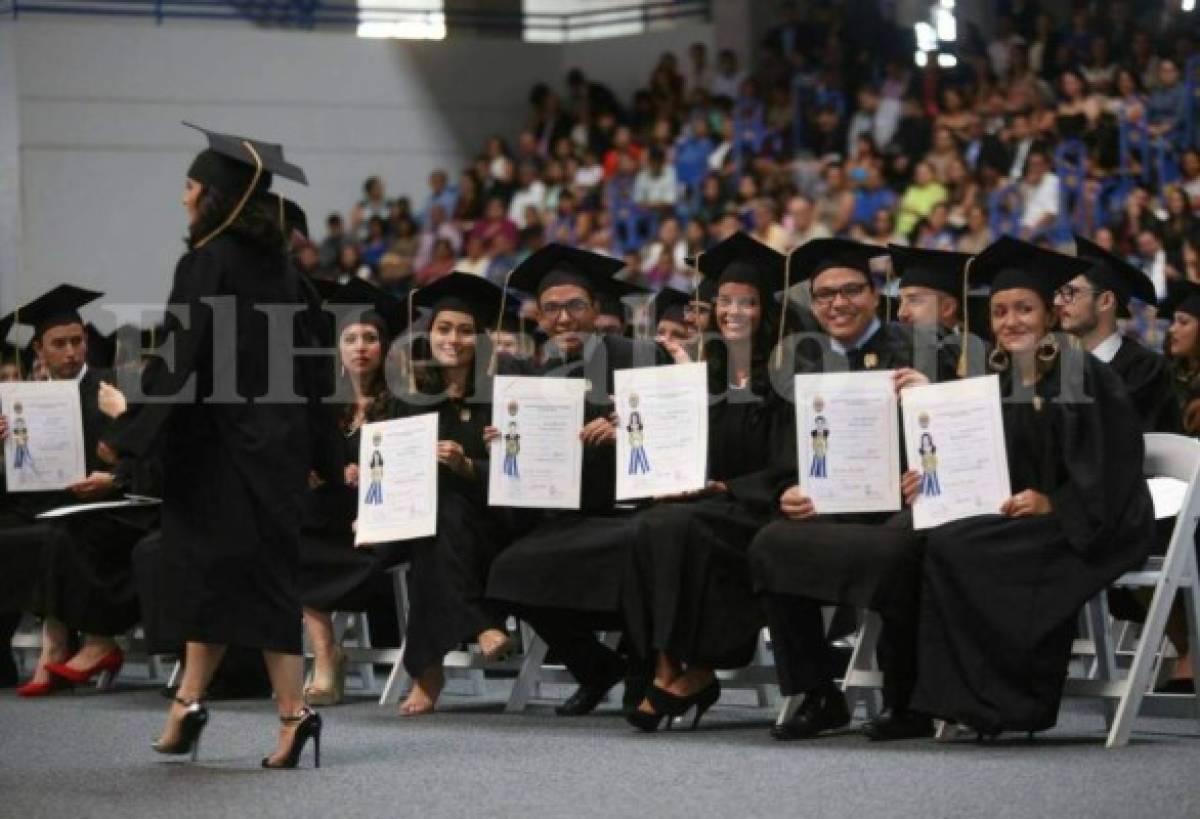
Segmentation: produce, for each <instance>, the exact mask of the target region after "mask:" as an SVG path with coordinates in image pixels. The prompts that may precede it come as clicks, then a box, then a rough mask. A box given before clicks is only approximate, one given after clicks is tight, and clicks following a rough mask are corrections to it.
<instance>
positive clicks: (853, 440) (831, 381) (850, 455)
mask: <svg viewBox="0 0 1200 819" xmlns="http://www.w3.org/2000/svg"><path fill="white" fill-rule="evenodd" d="M892 374H893V373H892V371H891V370H882V371H871V372H853V373H812V374H804V375H797V376H796V385H795V386H796V388H795V392H794V395H795V397H796V444H797V449H798V457H799V461H798V463H799V466H800V488H801V490H802V491H803V492H804V494H805V495H807V496H808V497H810V498H812V501H813V505H814V506H815V507H816V510H817V513H818V514H822V515H838V514H847V513H862V512H895V511H898V510H899V509H900V432H899V419H898V417H897V413H896V392H895V387H894V386H893V383H892Z"/></svg>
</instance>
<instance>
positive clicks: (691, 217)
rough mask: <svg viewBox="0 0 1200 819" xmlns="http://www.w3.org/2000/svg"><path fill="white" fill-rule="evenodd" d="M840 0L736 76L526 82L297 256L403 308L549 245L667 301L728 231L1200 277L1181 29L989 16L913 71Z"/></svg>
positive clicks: (795, 25) (1189, 74)
mask: <svg viewBox="0 0 1200 819" xmlns="http://www.w3.org/2000/svg"><path fill="white" fill-rule="evenodd" d="M850 5H851V4H841V3H835V4H820V5H819V7H817V6H813V7H812V9H811V10H808V11H801V10H799V9H798V7H797V5H796V4H794V3H784V4H782V6H781V10H780V20H779V22H778V24H777V25H775V26H774V27H773V28H772V29H771V30H770V32H769V33H768V34H767V36H766V37H765V38H764V39H763V40H762V42H761V43H760V44H759V45H758V47H757V51H756V52H755V54H754V55H753V59H751V60H750V61H749V63H750V64H749V65H746V61H745V60H744V59H742V58H740V57H739V56H738V55H737V54H735V53H734V52H732V51H728V50H722V51H720V52H719V53H717V54H716V55H715V58H714V56H713V54H712V51H711V49H710V48H708V47H707V46H706V45H705V44H703V43H695V44H693V45H692V46H691V48H689V49H688V52H687V54H686V55H683V56H682V57H681V56H680V55H677V54H674V53H671V52H666V53H664V54H662V55H661V57H660V58H659V60H658V62H657V64H656V65H655V66H654V67H653V69H652V71H651V72H650V76H649V78H648V80H647V83H646V86H645V87H644V88H642V89H641V90H639V91H637V92H636V93H635V94H634V95H633V98H632V99H631V100H623V99H620V98H619V96H618V95H617V94H615V93H614V92H613V91H612V89H610V88H609V87H608V86H606V85H605V84H604V82H603V77H593V76H588V75H587V74H585V73H584V72H583V71H581V70H579V69H574V70H572V71H570V72H569V73H568V75H567V77H566V81H565V86H563V87H562V88H556V87H553V86H552V85H550V84H547V83H539V84H538V85H536V86H535V87H534V88H533V89H532V90H531V92H530V95H529V111H528V114H527V116H526V120H525V123H524V127H523V128H522V129H521V130H520V131H519V132H518V133H517V135H516V138H515V140H510V139H508V138H506V136H504V135H500V134H497V135H494V136H492V137H491V138H489V139H488V140H487V142H486V143H485V144H484V145H483V146H481V150H480V152H479V154H478V155H477V156H475V157H474V159H473V160H472V161H471V162H469V163H468V164H466V165H465V167H462V168H461V169H456V170H453V169H444V168H437V169H433V170H431V172H430V174H429V182H428V190H426V191H424V192H422V193H416V192H406V193H405V195H400V196H395V197H392V196H391V195H390V193H391V192H390V191H389V190H388V189H387V187H386V181H385V178H384V176H377V177H372V178H370V179H368V180H367V181H366V182H365V183H364V185H363V189H362V195H361V198H360V199H359V201H358V202H357V203H356V204H355V205H354V206H353V208H351V209H350V210H349V212H348V213H347V214H344V215H343V214H331V215H329V217H328V220H327V222H326V226H325V234H324V237H323V239H321V240H320V243H319V244H314V246H312V247H311V248H308V249H307V250H306V251H305V252H304V254H303V264H304V265H305V267H306V268H307V269H308V272H310V273H312V274H314V275H316V276H318V277H329V278H335V277H336V278H343V279H344V278H345V277H347V276H352V275H356V276H361V277H366V278H369V279H371V280H372V281H374V282H376V283H378V284H380V285H381V286H383V287H384V288H385V289H388V290H389V291H392V292H393V293H395V294H397V295H403V294H404V293H405V292H407V291H408V290H409V289H410V288H411V287H413V286H416V287H420V286H423V285H427V284H429V283H430V282H432V281H434V280H436V279H437V278H439V277H440V276H443V275H445V274H446V273H448V272H450V271H451V270H461V271H464V272H471V273H476V274H478V275H481V276H485V277H487V278H489V279H491V280H492V281H494V282H497V283H502V282H503V279H504V277H505V275H506V274H507V273H508V272H509V271H510V270H511V269H512V268H513V267H514V266H515V265H516V264H517V263H518V262H519V261H520V260H521V259H522V258H524V257H525V256H527V255H528V254H529V253H530V252H532V251H533V250H535V249H536V248H538V247H540V246H542V245H543V244H545V243H548V242H562V243H567V244H572V245H576V246H579V247H585V248H588V249H590V250H594V251H599V252H603V253H606V254H610V255H613V256H616V257H619V258H622V259H623V261H624V262H625V263H626V267H627V269H626V271H625V272H624V273H623V274H622V277H623V278H625V279H627V280H628V281H631V282H634V283H637V284H640V285H642V286H645V287H649V288H651V289H658V288H660V287H662V286H664V285H673V286H675V287H681V288H682V287H687V286H689V285H690V284H692V283H693V277H694V275H695V273H694V271H693V270H692V269H690V268H689V267H688V265H687V264H686V262H685V259H687V258H688V257H690V256H693V255H694V254H695V252H696V251H698V250H701V249H703V248H704V247H706V246H709V245H711V244H712V243H714V242H716V241H719V240H721V239H723V238H725V237H727V236H729V235H730V234H732V233H733V232H734V231H735V230H737V229H739V228H740V229H745V230H747V231H749V232H751V234H752V235H753V236H755V237H756V238H757V239H759V240H760V241H763V242H764V243H766V244H768V245H770V246H772V247H773V248H775V249H777V250H780V251H786V250H788V249H790V248H791V247H793V246H795V245H797V244H800V243H803V242H804V241H807V240H809V239H812V238H815V237H820V236H830V235H833V236H846V237H851V238H855V239H858V240H861V241H866V242H872V243H878V244H886V243H889V242H891V243H897V244H909V245H913V246H917V247H923V248H940V249H957V250H962V251H966V252H971V253H975V252H978V251H979V250H981V249H982V248H983V247H984V246H986V245H987V244H988V242H989V241H991V240H992V239H993V238H994V237H995V236H997V235H1000V234H1006V233H1007V234H1014V235H1019V236H1021V237H1023V238H1026V239H1030V240H1032V241H1035V242H1038V243H1043V244H1047V245H1052V246H1063V245H1069V243H1070V237H1071V233H1072V232H1076V233H1081V234H1085V235H1089V236H1094V237H1095V238H1096V239H1097V241H1098V242H1099V243H1100V244H1101V245H1102V246H1104V247H1107V248H1110V249H1116V250H1117V251H1118V252H1119V253H1121V254H1122V255H1125V256H1127V257H1129V258H1130V259H1131V260H1132V261H1134V263H1135V264H1137V265H1138V266H1139V267H1141V268H1143V269H1145V270H1147V271H1148V272H1149V273H1150V274H1151V276H1152V278H1153V279H1154V280H1155V283H1156V287H1157V288H1158V290H1159V295H1160V296H1162V295H1163V294H1164V293H1165V289H1166V282H1167V280H1168V279H1171V278H1175V277H1181V278H1182V277H1186V278H1191V279H1194V280H1200V267H1198V264H1197V253H1198V249H1200V238H1198V234H1197V228H1196V212H1197V210H1198V209H1200V152H1198V151H1197V149H1198V147H1200V132H1198V131H1197V127H1196V114H1197V112H1196V108H1197V82H1198V79H1197V78H1198V76H1200V50H1198V49H1197V41H1196V36H1195V26H1194V25H1189V24H1192V23H1193V22H1194V21H1193V18H1192V17H1191V16H1188V15H1185V14H1182V13H1181V12H1179V11H1178V8H1177V6H1176V5H1175V4H1161V3H1132V2H1121V1H1118V2H1112V3H1099V4H1090V3H1081V2H1076V3H1073V4H1072V8H1071V9H1070V10H1069V13H1064V11H1063V10H1062V9H1060V8H1058V7H1057V6H1058V4H1050V3H1039V2H1036V0H1035V1H1034V2H1025V3H1002V4H1000V5H1001V6H1002V7H1003V8H1002V9H1001V14H1000V16H999V18H998V23H997V25H996V27H995V29H994V31H995V34H994V37H993V38H992V39H990V40H989V39H987V38H985V37H984V36H982V35H981V34H980V33H979V31H978V29H976V28H974V27H973V26H964V29H963V31H962V32H961V35H960V37H959V38H958V42H957V55H956V59H957V62H956V65H955V66H953V67H949V68H948V67H944V66H941V65H939V63H938V61H937V60H934V59H930V60H929V61H928V64H927V65H926V66H925V67H924V68H919V67H917V66H915V65H914V59H913V54H914V47H913V45H912V42H913V37H912V33H911V29H907V28H901V27H898V26H897V25H895V24H893V23H892V22H890V21H888V20H885V19H883V18H882V17H881V18H879V19H875V20H863V19H858V18H856V19H855V20H854V21H853V24H851V21H849V20H848V19H847V16H846V15H847V8H848V7H850ZM854 8H855V9H856V12H855V13H856V14H859V15H860V16H861V13H862V10H861V9H859V8H858V7H857V6H854ZM514 124H516V123H514Z"/></svg>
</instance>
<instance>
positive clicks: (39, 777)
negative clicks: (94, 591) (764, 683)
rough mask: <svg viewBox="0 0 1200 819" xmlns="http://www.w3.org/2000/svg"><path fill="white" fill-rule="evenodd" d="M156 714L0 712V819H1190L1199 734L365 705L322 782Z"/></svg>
mask: <svg viewBox="0 0 1200 819" xmlns="http://www.w3.org/2000/svg"><path fill="white" fill-rule="evenodd" d="M165 705H166V703H165V701H164V700H163V699H162V698H161V697H160V696H159V695H158V694H157V693H156V692H155V691H151V690H147V689H144V688H143V689H124V690H119V691H117V692H113V693H99V692H95V691H85V692H81V693H78V694H74V695H59V696H56V697H53V698H49V699H43V700H32V701H25V700H18V699H17V698H16V697H14V696H13V694H12V692H11V691H5V692H2V693H0V816H5V817H21V819H35V818H36V817H43V816H45V817H63V816H79V817H92V816H122V817H141V816H147V817H150V816H153V817H169V818H174V817H192V816H196V817H200V816H203V817H212V816H230V817H233V816H237V817H248V816H249V817H256V819H257V818H259V817H277V816H278V817H313V816H328V817H338V818H339V819H341V818H342V817H348V818H350V819H359V817H375V816H380V817H383V816H387V817H398V816H423V817H437V816H466V817H470V816H531V815H539V816H570V817H575V816H587V817H590V816H596V817H602V816H603V817H614V816H641V817H657V816H842V817H855V816H857V817H872V816H922V817H935V816H956V817H958V816H988V817H1004V816H1089V817H1109V816H1111V817H1137V816H1153V817H1156V819H1166V818H1167V817H1177V816H1178V817H1190V819H1195V817H1197V816H1200V727H1198V726H1197V724H1196V723H1195V722H1191V723H1188V722H1175V721H1167V720H1155V719H1147V720H1143V721H1142V722H1141V723H1140V724H1139V729H1140V730H1139V731H1138V732H1137V733H1136V734H1135V737H1134V742H1133V743H1132V744H1131V745H1130V747H1128V748H1126V749H1124V750H1119V751H1106V750H1105V749H1104V747H1103V740H1102V722H1101V720H1100V719H1099V716H1098V714H1097V713H1096V712H1095V711H1094V710H1093V709H1092V707H1091V706H1088V705H1086V704H1083V703H1076V704H1073V705H1069V706H1068V707H1067V709H1066V710H1065V712H1064V713H1063V715H1062V717H1061V719H1060V725H1059V727H1058V728H1057V729H1056V730H1055V731H1053V732H1050V733H1048V734H1046V735H1044V736H1043V737H1042V738H1041V739H1039V740H1038V741H1037V742H1036V743H1035V744H1034V745H1032V746H1030V745H1027V744H1026V743H1025V741H1024V739H1023V738H1020V739H1018V738H1015V737H1014V738H1013V739H1011V740H1006V741H1001V742H1000V743H998V744H996V745H991V746H980V745H976V744H975V743H974V742H973V741H970V740H960V741H958V742H955V743H952V744H935V743H932V742H927V741H921V742H906V743H897V744H891V745H887V746H878V745H872V744H868V743H867V742H866V740H864V739H863V738H862V737H860V736H857V735H854V734H853V733H847V734H845V735H840V736H835V737H830V738H826V739H822V740H818V741H813V742H809V743H804V744H796V743H792V744H786V745H785V744H780V743H775V742H773V741H771V740H770V739H769V738H768V737H767V735H766V729H767V725H768V720H769V715H768V714H767V713H766V712H764V711H759V710H755V709H750V708H744V707H722V708H720V709H717V711H715V712H714V715H713V718H712V719H707V718H706V720H705V724H704V726H702V729H701V730H700V731H698V732H696V733H680V732H676V733H674V734H666V735H664V734H659V735H654V736H647V735H639V734H636V733H634V732H633V731H632V730H631V729H629V728H628V727H627V726H626V725H625V723H624V722H623V721H622V720H621V718H620V716H619V715H618V714H617V713H615V712H614V711H612V710H611V709H609V710H608V711H607V712H605V713H602V714H599V715H597V716H593V717H589V718H586V719H579V720H564V719H559V718H556V717H555V716H554V715H553V714H552V713H551V712H550V710H549V708H547V707H535V708H534V709H533V710H532V711H531V712H529V713H527V714H524V715H520V716H507V715H505V714H503V713H500V709H499V706H498V705H497V706H491V705H486V704H485V705H480V704H478V703H475V704H468V703H467V702H465V701H463V700H458V701H457V702H449V703H447V710H446V711H444V712H442V713H439V714H436V715H434V716H431V717H424V718H418V719H408V720H400V719H398V718H396V717H394V716H393V715H392V713H391V711H390V710H387V709H380V708H379V707H377V706H376V705H375V704H374V703H372V702H369V701H366V700H358V701H356V702H355V703H354V704H351V705H345V706H341V707H338V708H330V709H326V710H325V717H326V720H327V730H326V736H325V745H324V747H323V749H322V750H323V759H322V762H323V763H324V767H322V768H321V770H320V771H317V772H314V771H312V770H305V771H303V772H274V771H261V770H259V769H258V767H257V766H258V759H259V757H260V756H261V755H262V753H263V752H264V751H266V750H268V748H269V746H270V745H271V743H272V739H273V736H274V734H273V732H274V731H275V725H276V724H275V722H274V721H273V719H272V715H271V708H270V705H269V704H268V703H266V702H239V703H217V704H215V705H214V707H213V720H212V722H211V724H210V725H209V728H208V730H207V732H206V734H205V740H204V745H203V748H202V751H201V761H200V762H199V763H198V764H195V765H193V764H188V763H181V762H173V761H164V759H163V758H161V757H157V756H156V755H155V754H153V753H152V752H151V751H150V749H149V741H150V740H151V738H153V737H154V736H155V733H156V731H157V730H158V728H159V726H160V723H161V719H162V714H163V710H164V708H165ZM305 764H306V766H311V757H310V756H306V759H305Z"/></svg>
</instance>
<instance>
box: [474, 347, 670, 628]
mask: <svg viewBox="0 0 1200 819" xmlns="http://www.w3.org/2000/svg"><path fill="white" fill-rule="evenodd" d="M665 363H667V362H666V358H665V355H664V354H663V353H662V351H661V350H660V349H658V348H657V347H656V346H655V345H653V344H647V343H645V342H634V341H630V340H629V339H625V338H619V337H616V336H607V335H606V336H593V337H592V338H590V339H589V340H588V343H587V348H586V349H585V355H584V356H583V357H582V358H581V359H577V360H575V361H571V362H563V361H561V360H559V359H557V358H551V359H549V360H547V361H546V362H545V363H544V364H543V365H542V367H540V368H539V369H538V371H537V372H538V374H540V375H544V376H550V377H559V378H586V379H587V380H588V382H589V384H590V388H589V390H588V400H587V404H586V407H585V410H584V422H585V423H589V422H591V421H592V420H594V419H596V418H600V417H604V416H607V415H609V414H610V413H611V412H612V409H613V408H612V402H611V401H610V399H609V396H611V395H612V394H613V392H614V382H613V373H614V372H615V371H616V370H622V369H629V368H632V367H645V366H652V365H658V364H665ZM615 496H616V447H615V446H612V445H603V446H585V447H584V452H583V488H582V494H581V496H580V506H581V508H580V510H579V511H569V512H546V513H543V514H540V515H537V518H538V519H537V521H536V523H534V524H533V525H532V528H531V529H530V531H527V532H526V533H524V534H522V535H521V536H520V537H518V538H517V539H516V540H515V541H514V542H513V544H512V545H511V546H509V547H508V548H507V549H505V550H504V552H503V553H502V554H501V555H500V556H499V557H497V558H496V560H495V562H493V563H492V568H491V572H490V574H489V576H488V584H487V596H488V597H489V598H491V599H493V600H496V601H498V602H500V603H503V604H505V605H507V606H512V607H515V608H517V609H518V610H520V609H526V608H547V609H571V610H576V611H583V612H592V613H604V614H615V613H617V612H618V611H619V610H620V605H621V602H620V590H621V578H622V575H623V573H624V569H625V558H626V554H627V551H628V548H629V543H630V541H631V539H632V536H633V533H634V531H635V528H636V527H635V524H634V522H633V516H632V515H631V514H630V513H629V510H628V509H616V508H614V498H615Z"/></svg>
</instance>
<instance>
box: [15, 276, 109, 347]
mask: <svg viewBox="0 0 1200 819" xmlns="http://www.w3.org/2000/svg"><path fill="white" fill-rule="evenodd" d="M103 295H104V294H103V293H100V292H98V291H96V290H87V289H86V288H83V287H76V286H75V285H73V284H60V285H58V286H57V287H55V288H53V289H52V290H49V291H47V292H46V293H43V294H42V295H40V296H38V297H37V298H36V299H34V300H33V301H31V302H29V303H27V304H25V305H23V306H21V307H18V308H17V309H16V310H14V311H13V314H12V315H13V320H14V321H15V322H16V323H17V324H25V325H27V326H30V327H32V328H33V337H34V338H35V339H40V338H41V337H42V333H44V332H46V331H47V330H49V329H50V328H52V327H57V326H59V325H62V324H83V319H82V318H81V317H80V315H79V311H80V310H81V309H83V307H84V306H85V305H88V304H91V303H92V302H94V301H95V300H96V299H98V298H100V297H101V296H103Z"/></svg>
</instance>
